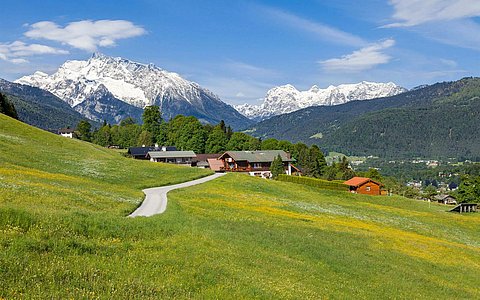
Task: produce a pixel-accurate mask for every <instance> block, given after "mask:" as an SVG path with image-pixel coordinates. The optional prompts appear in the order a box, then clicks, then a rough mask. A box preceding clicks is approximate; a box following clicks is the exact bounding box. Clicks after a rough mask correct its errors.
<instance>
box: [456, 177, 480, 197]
mask: <svg viewBox="0 0 480 300" xmlns="http://www.w3.org/2000/svg"><path fill="white" fill-rule="evenodd" d="M457 197H458V200H459V201H460V202H466V203H480V176H472V175H464V176H462V182H461V183H460V186H459V187H458V190H457Z"/></svg>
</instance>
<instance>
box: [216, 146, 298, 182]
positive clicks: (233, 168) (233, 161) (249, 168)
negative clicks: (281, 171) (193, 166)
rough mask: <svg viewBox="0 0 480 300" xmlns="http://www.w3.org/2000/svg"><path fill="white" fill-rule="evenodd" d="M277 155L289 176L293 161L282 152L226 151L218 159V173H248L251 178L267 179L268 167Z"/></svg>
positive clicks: (268, 175)
mask: <svg viewBox="0 0 480 300" xmlns="http://www.w3.org/2000/svg"><path fill="white" fill-rule="evenodd" d="M278 155H280V157H281V158H282V162H283V166H284V168H285V173H286V174H288V175H291V174H292V165H291V163H292V161H293V159H292V158H291V157H290V154H289V153H287V152H285V151H283V150H262V151H227V152H225V153H223V154H222V155H221V156H220V157H219V158H218V160H220V161H221V165H220V164H219V166H220V167H219V168H220V170H219V171H226V172H248V173H249V174H250V175H252V176H260V177H266V178H269V177H271V173H270V166H271V164H272V162H273V160H274V159H275V158H276V157H277V156H278ZM222 167H223V168H222Z"/></svg>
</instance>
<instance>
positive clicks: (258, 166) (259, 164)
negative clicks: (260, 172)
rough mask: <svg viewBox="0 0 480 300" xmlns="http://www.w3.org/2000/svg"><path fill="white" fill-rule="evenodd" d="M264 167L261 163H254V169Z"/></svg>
mask: <svg viewBox="0 0 480 300" xmlns="http://www.w3.org/2000/svg"><path fill="white" fill-rule="evenodd" d="M261 167H262V164H261V163H253V168H254V169H260V168H261Z"/></svg>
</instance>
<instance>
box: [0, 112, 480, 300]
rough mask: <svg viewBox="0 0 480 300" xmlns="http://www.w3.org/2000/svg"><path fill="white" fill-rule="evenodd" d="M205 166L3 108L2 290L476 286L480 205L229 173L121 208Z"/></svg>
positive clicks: (185, 293)
mask: <svg viewBox="0 0 480 300" xmlns="http://www.w3.org/2000/svg"><path fill="white" fill-rule="evenodd" d="M12 132H15V135H13V134H12ZM39 135H40V136H39ZM31 139H34V141H32V140H31ZM35 139H36V140H35ZM47 143H48V146H46V145H45V144H47ZM35 144H37V145H40V146H41V147H39V148H35V147H34V145H35ZM60 145H62V147H63V148H62V149H63V150H62V149H59V148H58V147H59V146H60ZM63 153H67V154H68V153H70V155H69V156H70V157H73V160H74V162H70V160H67V159H65V157H64V155H62V154H63ZM75 153H76V154H77V155H74V154H75ZM198 175H200V171H198V170H193V169H186V168H174V167H173V166H172V167H170V166H168V167H167V166H163V165H160V164H150V163H148V162H138V161H133V160H127V159H123V158H121V157H119V156H118V154H116V153H114V152H111V151H108V150H104V149H101V148H97V147H94V146H91V145H89V144H86V143H82V142H79V141H71V140H67V139H60V138H56V137H54V136H50V135H46V134H40V133H39V131H38V130H36V129H32V128H29V127H25V126H22V125H20V124H18V123H16V122H14V121H11V120H7V118H5V117H3V116H0V180H1V181H0V189H1V192H0V249H1V250H0V297H6V298H11V297H19V296H21V295H24V296H27V297H40V298H69V297H75V298H79V297H83V298H96V297H101V298H133V297H150V298H165V297H177V298H192V297H196V298H212V297H217V298H239V297H248V298H252V297H259V298H279V297H282V298H306V297H309V298H319V297H320V296H326V297H330V298H386V297H389V298H394V297H395V298H478V297H480V292H479V289H478V282H479V279H480V263H479V261H480V250H479V249H480V233H479V232H478V228H480V216H479V214H470V215H457V214H452V213H446V212H445V210H446V207H445V206H441V205H436V204H431V205H429V204H428V203H423V202H415V201H412V200H407V199H404V198H400V197H388V198H387V197H382V198H380V197H376V198H375V197H369V196H362V195H352V194H349V193H345V192H333V191H320V190H318V189H315V188H311V187H305V186H301V185H296V184H292V183H283V182H273V181H267V180H262V179H257V178H251V177H247V176H244V175H238V174H229V175H228V176H225V177H222V178H220V179H218V180H216V181H213V182H209V183H206V184H203V185H199V186H195V187H191V188H188V189H183V190H178V191H174V192H171V193H170V194H169V206H168V209H167V211H166V213H165V214H163V215H160V216H156V217H152V218H136V219H128V218H125V217H124V215H125V214H126V213H127V212H128V211H130V210H132V209H133V208H134V206H135V203H137V202H138V201H139V200H140V199H141V193H140V188H142V187H144V186H147V185H159V184H164V183H166V182H167V181H170V180H173V181H179V180H186V179H187V178H191V177H196V176H198ZM172 177H173V179H172ZM143 178H146V179H143ZM67 187H71V188H73V190H72V191H69V190H67V189H66V188H67Z"/></svg>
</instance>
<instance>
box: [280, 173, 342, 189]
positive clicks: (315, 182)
mask: <svg viewBox="0 0 480 300" xmlns="http://www.w3.org/2000/svg"><path fill="white" fill-rule="evenodd" d="M278 180H279V181H285V182H293V183H298V184H304V185H309V186H314V187H318V188H322V189H326V190H334V191H348V190H349V188H348V185H346V184H343V183H339V182H334V181H328V180H322V179H317V178H310V177H303V176H290V175H283V174H282V175H278Z"/></svg>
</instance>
